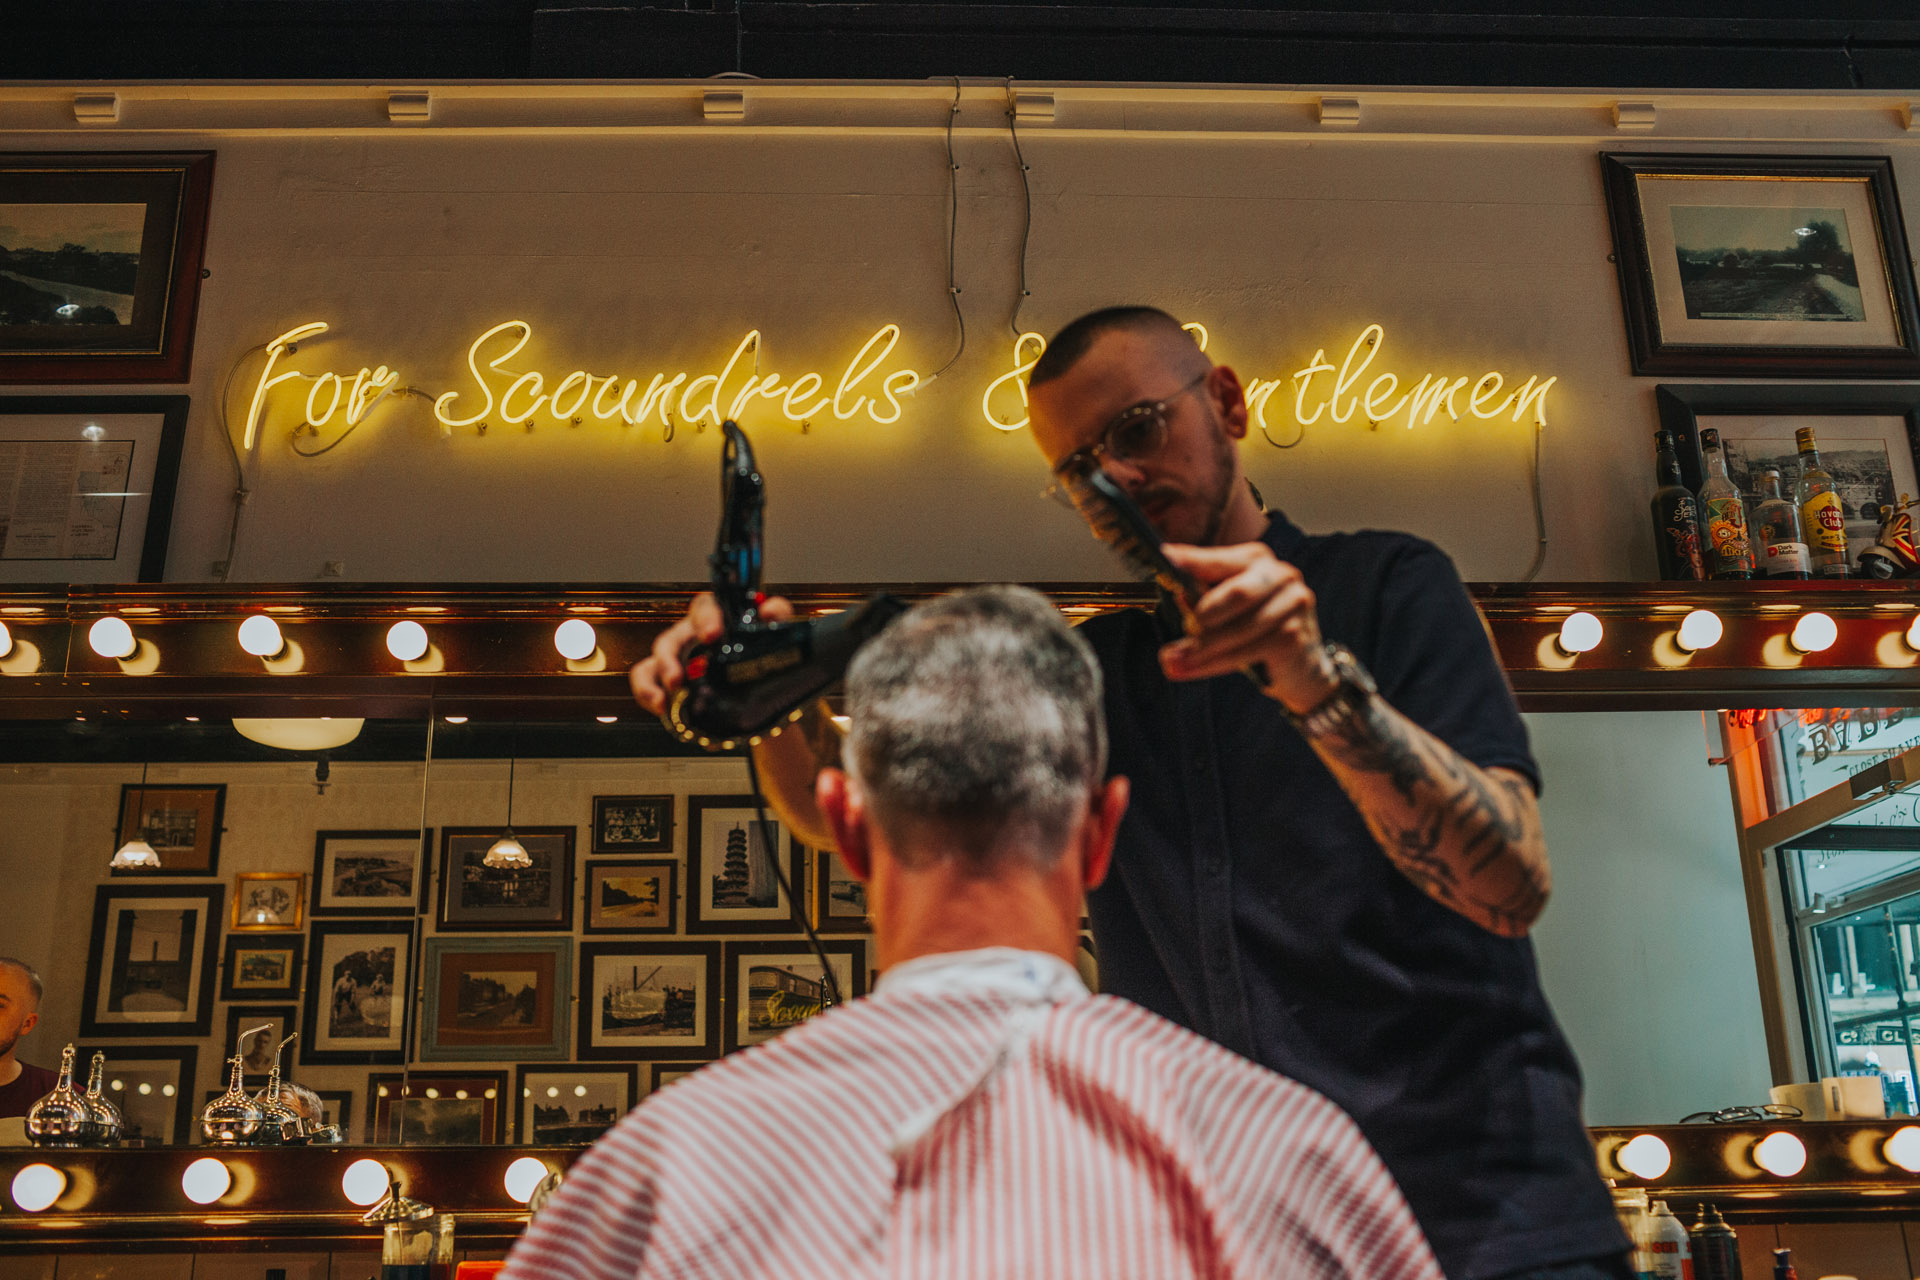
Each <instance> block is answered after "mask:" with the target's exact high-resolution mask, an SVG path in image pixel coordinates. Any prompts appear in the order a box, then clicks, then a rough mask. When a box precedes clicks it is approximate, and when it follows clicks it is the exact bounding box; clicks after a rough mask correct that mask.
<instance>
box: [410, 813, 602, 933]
mask: <svg viewBox="0 0 1920 1280" xmlns="http://www.w3.org/2000/svg"><path fill="white" fill-rule="evenodd" d="M502 831H503V828H500V827H442V828H441V829H440V894H439V899H438V904H439V905H438V908H437V910H436V911H435V913H434V928H435V929H436V930H438V931H439V932H441V933H480V932H513V933H536V932H538V933H571V932H572V931H573V899H574V892H573V868H574V857H573V842H574V837H575V834H576V833H575V830H574V828H572V827H515V828H514V831H513V834H514V836H515V838H516V839H518V840H519V841H520V843H521V844H523V845H525V846H526V848H527V852H528V853H529V854H531V855H533V857H534V859H535V866H534V867H533V868H532V869H531V870H530V871H525V872H523V871H494V870H490V869H489V870H487V871H486V872H485V874H487V875H489V876H495V877H499V878H500V879H501V880H502V881H505V880H506V879H507V878H509V877H519V876H526V875H530V874H536V873H537V872H538V871H539V866H538V861H539V859H540V858H542V857H546V858H548V859H549V860H550V862H549V866H548V868H547V874H548V877H549V879H548V882H547V889H546V892H545V893H543V894H542V895H541V896H540V897H539V899H538V901H536V902H533V903H531V904H529V905H526V906H508V907H478V908H476V907H473V906H471V905H469V904H466V903H465V902H463V901H462V900H461V898H462V895H461V893H460V886H459V883H458V880H459V876H458V875H457V874H456V872H458V871H460V870H461V869H463V868H464V867H465V865H466V860H467V858H468V857H469V856H470V855H471V856H473V857H476V858H477V857H479V856H481V855H484V854H485V852H486V850H487V847H488V846H489V845H491V844H492V843H493V842H494V841H495V840H498V839H499V838H500V836H501V833H502ZM554 840H558V841H559V842H560V843H559V846H558V847H557V848H550V847H548V844H547V842H549V841H554Z"/></svg>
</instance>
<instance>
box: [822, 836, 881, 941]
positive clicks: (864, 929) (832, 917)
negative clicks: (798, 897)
mask: <svg viewBox="0 0 1920 1280" xmlns="http://www.w3.org/2000/svg"><path fill="white" fill-rule="evenodd" d="M811 856H812V858H813V903H814V906H813V928H814V931H815V932H816V933H872V932H873V921H872V920H871V919H870V918H869V917H868V915H867V909H866V902H867V898H866V886H865V885H864V884H860V882H858V881H854V883H855V884H859V887H860V894H859V906H860V910H859V912H858V913H857V914H844V906H843V907H842V911H843V914H839V915H836V914H834V911H835V904H836V902H838V901H841V900H840V899H836V898H835V897H834V895H833V864H834V862H835V861H836V860H838V859H839V857H840V855H839V854H837V853H835V852H834V851H833V850H831V849H815V850H813V851H812V855H811Z"/></svg>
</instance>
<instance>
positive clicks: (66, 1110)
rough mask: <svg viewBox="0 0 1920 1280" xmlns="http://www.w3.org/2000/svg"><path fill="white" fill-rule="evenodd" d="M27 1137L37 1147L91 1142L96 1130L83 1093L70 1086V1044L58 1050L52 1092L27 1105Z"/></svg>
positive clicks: (77, 1145) (71, 1079)
mask: <svg viewBox="0 0 1920 1280" xmlns="http://www.w3.org/2000/svg"><path fill="white" fill-rule="evenodd" d="M26 1127H27V1137H28V1138H29V1139H30V1140H31V1141H32V1142H33V1145H34V1146H36V1147H84V1146H90V1145H92V1143H93V1140H94V1138H95V1137H96V1136H97V1135H98V1133H99V1122H98V1121H97V1120H95V1119H94V1115H93V1110H92V1108H90V1107H88V1106H87V1100H86V1097H85V1096H84V1095H83V1094H81V1092H80V1091H79V1090H78V1089H76V1088H74V1087H73V1046H72V1045H68V1046H67V1047H66V1048H65V1049H62V1050H61V1051H60V1078H59V1080H58V1081H57V1082H56V1083H55V1084H54V1086H53V1092H52V1093H49V1094H48V1095H47V1096H46V1097H44V1098H42V1099H40V1101H38V1102H36V1103H34V1104H33V1106H31V1107H30V1108H28V1109H27V1126H26Z"/></svg>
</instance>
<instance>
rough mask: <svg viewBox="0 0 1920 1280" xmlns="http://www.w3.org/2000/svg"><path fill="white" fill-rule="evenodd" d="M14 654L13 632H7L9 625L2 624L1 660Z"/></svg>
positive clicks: (0, 640)
mask: <svg viewBox="0 0 1920 1280" xmlns="http://www.w3.org/2000/svg"><path fill="white" fill-rule="evenodd" d="M12 652H13V632H11V631H9V630H7V624H6V623H4V622H0V658H4V657H6V656H7V655H8V654H10V653H12Z"/></svg>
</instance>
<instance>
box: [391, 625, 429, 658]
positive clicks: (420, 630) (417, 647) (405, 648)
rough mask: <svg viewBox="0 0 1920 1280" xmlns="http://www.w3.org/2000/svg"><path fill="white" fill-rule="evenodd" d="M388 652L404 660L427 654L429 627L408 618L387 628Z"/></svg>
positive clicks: (422, 656)
mask: <svg viewBox="0 0 1920 1280" xmlns="http://www.w3.org/2000/svg"><path fill="white" fill-rule="evenodd" d="M387 652H388V653H390V654H392V655H393V656H394V657H396V658H398V659H400V661H402V662H414V661H416V660H418V659H420V658H424V657H426V656H427V629H426V628H425V627H423V626H421V625H420V624H419V623H417V622H415V621H414V620H413V619H411V618H408V619H407V620H406V621H404V622H396V623H394V624H393V625H392V626H391V627H388V628H387Z"/></svg>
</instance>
